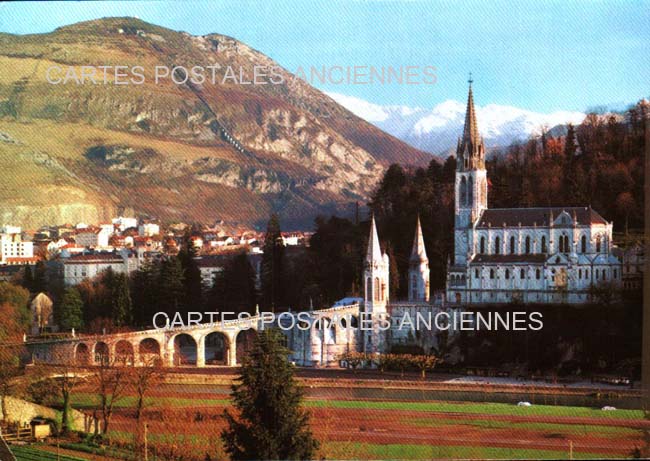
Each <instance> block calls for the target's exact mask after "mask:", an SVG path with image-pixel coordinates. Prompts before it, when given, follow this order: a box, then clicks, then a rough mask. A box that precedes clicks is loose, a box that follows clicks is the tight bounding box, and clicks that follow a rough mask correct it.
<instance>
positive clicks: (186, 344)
mask: <svg viewBox="0 0 650 461" xmlns="http://www.w3.org/2000/svg"><path fill="white" fill-rule="evenodd" d="M358 313H359V305H358V304H355V305H351V306H338V307H332V308H329V309H321V310H314V311H309V312H301V313H292V312H285V313H279V314H276V315H277V317H276V319H275V320H274V321H273V322H270V321H269V319H268V318H265V315H264V314H262V315H254V316H250V317H248V318H245V319H239V320H225V321H223V322H221V321H220V322H217V323H207V324H194V325H191V326H181V327H175V328H173V327H172V328H160V329H149V330H141V331H132V332H123V333H111V334H96V335H90V334H76V335H75V334H74V333H73V334H71V335H67V336H65V337H60V336H57V337H47V336H43V337H39V336H35V337H30V338H28V339H27V340H26V342H25V345H26V347H27V348H28V350H29V351H30V352H31V354H32V359H33V360H34V361H40V362H46V363H52V364H64V363H66V364H70V363H74V364H76V365H80V366H84V365H87V366H93V365H99V364H101V363H124V364H127V365H135V366H142V365H151V364H152V363H155V362H157V363H159V364H161V365H162V366H165V367H176V366H188V365H189V366H195V367H206V366H212V365H222V366H236V365H237V364H239V363H241V358H242V357H243V356H244V355H245V354H246V353H247V351H248V349H249V348H250V347H251V345H252V341H253V339H254V336H255V332H256V331H258V330H260V329H263V328H269V327H273V326H276V327H277V326H281V327H283V328H281V331H282V332H283V333H284V334H285V336H286V338H287V346H288V347H289V348H290V349H291V350H292V358H294V359H295V358H298V357H300V360H298V362H299V363H300V364H301V365H316V366H318V365H322V364H326V363H328V362H331V361H333V360H335V357H336V355H337V354H338V353H341V352H344V351H347V350H350V349H351V348H356V346H357V342H358V341H359V333H360V332H359V330H358V325H357V324H358ZM298 314H301V316H299V315H298ZM337 316H338V317H342V316H348V319H349V321H347V323H346V320H343V321H342V322H339V324H334V322H331V320H332V319H333V318H335V317H337ZM305 318H308V319H309V322H310V325H309V328H308V329H306V330H301V329H299V328H298V326H299V325H300V326H301V327H303V328H304V325H305V322H304V321H303V320H301V319H305ZM340 323H342V324H343V325H344V326H345V328H340Z"/></svg>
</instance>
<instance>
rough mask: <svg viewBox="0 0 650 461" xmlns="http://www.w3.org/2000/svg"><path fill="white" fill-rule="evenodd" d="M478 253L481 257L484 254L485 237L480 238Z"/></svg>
mask: <svg viewBox="0 0 650 461" xmlns="http://www.w3.org/2000/svg"><path fill="white" fill-rule="evenodd" d="M480 253H481V254H482V255H484V254H485V237H481V251H480Z"/></svg>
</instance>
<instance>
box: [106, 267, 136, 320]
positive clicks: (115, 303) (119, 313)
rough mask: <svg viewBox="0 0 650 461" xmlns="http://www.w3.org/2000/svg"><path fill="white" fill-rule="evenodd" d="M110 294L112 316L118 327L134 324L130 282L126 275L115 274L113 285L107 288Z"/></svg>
mask: <svg viewBox="0 0 650 461" xmlns="http://www.w3.org/2000/svg"><path fill="white" fill-rule="evenodd" d="M107 288H108V290H109V293H110V303H111V310H110V312H111V316H112V318H113V322H114V323H115V325H116V326H118V327H122V326H126V325H129V326H130V325H132V324H133V304H132V303H131V294H130V290H129V281H128V279H127V277H126V275H125V274H114V275H113V277H112V284H111V286H110V287H107Z"/></svg>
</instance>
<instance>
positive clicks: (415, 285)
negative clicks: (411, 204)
mask: <svg viewBox="0 0 650 461" xmlns="http://www.w3.org/2000/svg"><path fill="white" fill-rule="evenodd" d="M409 301H411V302H416V301H424V302H428V301H429V258H427V250H426V249H425V248H424V237H423V236H422V226H420V217H419V216H418V221H417V224H416V226H415V237H414V239H413V248H412V249H411V257H410V258H409Z"/></svg>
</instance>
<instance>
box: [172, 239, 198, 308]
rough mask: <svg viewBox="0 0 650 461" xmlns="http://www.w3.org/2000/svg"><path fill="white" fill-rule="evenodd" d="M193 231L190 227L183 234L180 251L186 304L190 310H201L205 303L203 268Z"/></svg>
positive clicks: (179, 257)
mask: <svg viewBox="0 0 650 461" xmlns="http://www.w3.org/2000/svg"><path fill="white" fill-rule="evenodd" d="M192 235H193V232H192V230H191V229H188V230H187V231H186V232H185V234H184V236H183V243H182V245H181V251H180V252H179V253H178V259H179V260H180V263H181V267H182V268H183V275H184V278H183V286H184V287H185V306H186V308H187V309H188V310H190V311H196V310H199V309H200V307H201V306H202V305H203V296H202V289H203V285H202V283H201V270H200V269H199V266H198V264H197V262H196V257H197V256H198V251H197V249H196V247H195V246H194V243H193V241H192Z"/></svg>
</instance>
